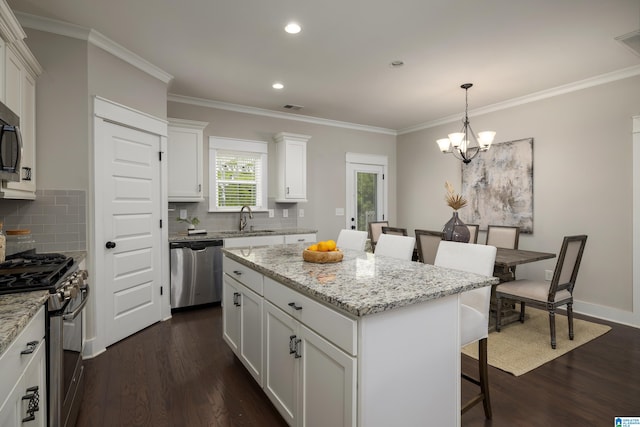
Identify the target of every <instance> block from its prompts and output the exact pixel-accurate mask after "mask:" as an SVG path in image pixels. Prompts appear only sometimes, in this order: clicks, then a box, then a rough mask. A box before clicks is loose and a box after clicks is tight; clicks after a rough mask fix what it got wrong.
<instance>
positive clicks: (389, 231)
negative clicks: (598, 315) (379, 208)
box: [382, 226, 409, 236]
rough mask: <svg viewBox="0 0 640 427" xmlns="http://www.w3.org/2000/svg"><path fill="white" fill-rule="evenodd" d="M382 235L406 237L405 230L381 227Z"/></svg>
mask: <svg viewBox="0 0 640 427" xmlns="http://www.w3.org/2000/svg"><path fill="white" fill-rule="evenodd" d="M382 234H395V235H396V236H408V235H409V234H408V233H407V229H406V228H401V227H389V226H384V227H382Z"/></svg>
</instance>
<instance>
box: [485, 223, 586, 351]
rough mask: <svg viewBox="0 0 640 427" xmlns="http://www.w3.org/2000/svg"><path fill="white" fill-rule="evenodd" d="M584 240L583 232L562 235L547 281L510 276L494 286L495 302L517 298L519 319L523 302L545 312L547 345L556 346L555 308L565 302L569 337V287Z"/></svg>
mask: <svg viewBox="0 0 640 427" xmlns="http://www.w3.org/2000/svg"><path fill="white" fill-rule="evenodd" d="M586 244H587V236H586V235H579V236H566V237H565V238H564V240H563V241H562V247H561V248H560V255H559V256H558V261H557V262H556V267H555V269H554V271H553V278H552V279H551V283H549V282H546V281H536V280H522V279H521V280H514V281H511V282H505V283H502V284H500V285H498V286H496V290H495V292H496V293H495V295H496V303H497V306H498V307H500V304H501V300H502V298H509V299H511V300H516V301H520V322H522V323H523V322H524V308H525V304H531V305H533V306H537V307H541V308H544V309H546V310H547V311H548V312H549V333H550V335H551V348H553V349H555V348H556V320H555V311H556V309H557V308H558V307H561V306H563V305H566V306H567V319H568V321H569V339H570V340H572V339H573V289H574V287H575V285H576V278H577V276H578V269H579V268H580V261H581V260H582V253H583V252H584V247H585V245H586ZM500 317H501V314H500V310H496V331H498V332H500V329H501V323H500V321H501V320H500Z"/></svg>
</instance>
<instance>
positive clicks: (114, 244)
mask: <svg viewBox="0 0 640 427" xmlns="http://www.w3.org/2000/svg"><path fill="white" fill-rule="evenodd" d="M105 246H106V247H107V249H113V248H115V247H116V242H107V244H106V245H105Z"/></svg>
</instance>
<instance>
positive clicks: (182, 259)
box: [169, 240, 223, 308]
mask: <svg viewBox="0 0 640 427" xmlns="http://www.w3.org/2000/svg"><path fill="white" fill-rule="evenodd" d="M222 243H223V241H222V240H198V241H184V242H171V243H170V245H169V247H170V249H171V308H181V307H189V306H193V305H199V304H206V303H211V302H220V299H221V298H222Z"/></svg>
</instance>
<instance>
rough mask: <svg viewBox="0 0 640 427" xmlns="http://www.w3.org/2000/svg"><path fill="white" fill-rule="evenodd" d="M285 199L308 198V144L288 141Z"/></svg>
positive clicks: (286, 148)
mask: <svg viewBox="0 0 640 427" xmlns="http://www.w3.org/2000/svg"><path fill="white" fill-rule="evenodd" d="M285 150H286V154H285V158H286V160H285V178H284V181H285V198H286V199H300V200H304V199H306V198H307V143H306V142H301V141H286V145H285Z"/></svg>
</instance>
